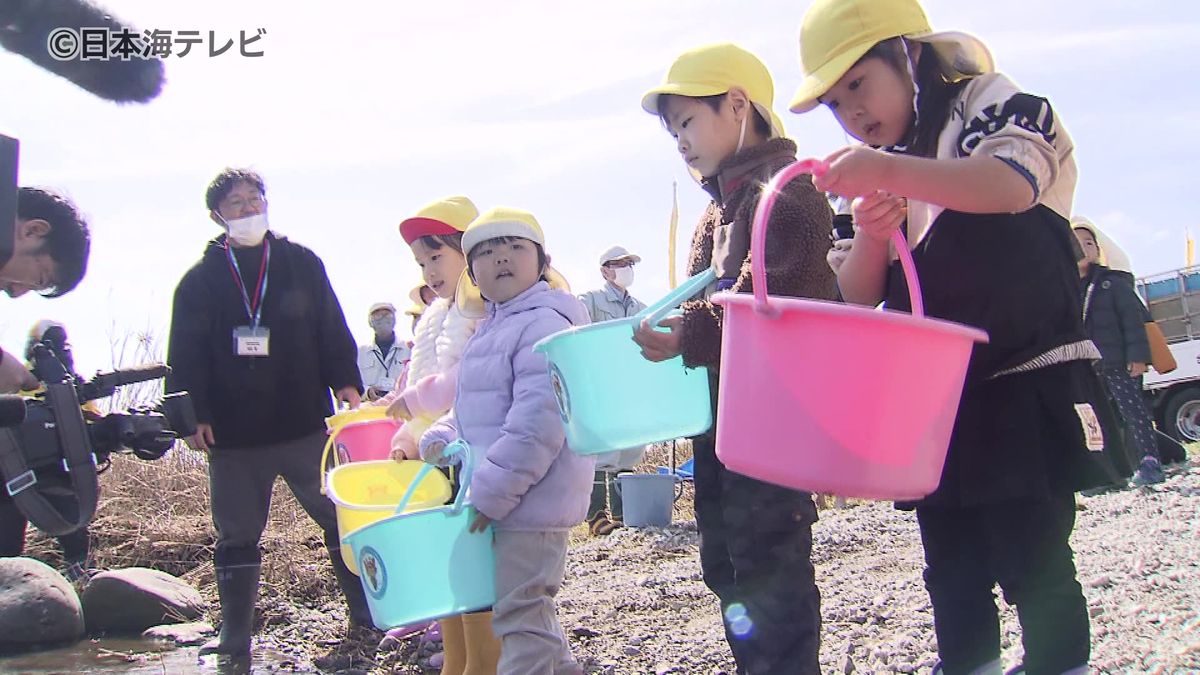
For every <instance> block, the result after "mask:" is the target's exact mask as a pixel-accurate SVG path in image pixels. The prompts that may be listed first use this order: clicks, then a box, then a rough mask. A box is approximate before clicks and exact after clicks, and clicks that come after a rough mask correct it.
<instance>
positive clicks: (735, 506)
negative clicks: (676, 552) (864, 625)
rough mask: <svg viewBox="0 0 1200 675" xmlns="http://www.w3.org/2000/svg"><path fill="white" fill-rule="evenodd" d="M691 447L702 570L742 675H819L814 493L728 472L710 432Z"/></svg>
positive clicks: (694, 440)
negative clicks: (693, 458) (692, 450)
mask: <svg viewBox="0 0 1200 675" xmlns="http://www.w3.org/2000/svg"><path fill="white" fill-rule="evenodd" d="M692 442H693V447H694V450H695V459H696V469H695V481H696V524H697V526H698V527H699V529H700V565H701V569H702V570H703V573H704V583H705V584H707V585H708V587H709V588H710V589H712V591H713V593H715V594H716V595H717V597H718V598H719V599H720V600H721V610H722V613H723V614H724V624H725V639H726V640H727V641H728V642H729V647H730V649H731V650H732V651H733V658H734V660H735V661H736V662H737V668H738V673H744V674H745V675H768V674H769V675H793V674H794V675H810V674H812V675H815V674H817V673H820V666H819V665H818V661H817V652H818V649H819V647H820V641H821V595H820V592H819V591H818V590H817V585H816V581H815V573H814V570H813V565H812V560H811V555H812V525H813V523H815V522H816V520H817V509H816V506H815V504H813V500H812V495H810V494H809V493H807V492H798V491H796V490H790V489H787V488H783V487H779V486H776V485H771V484H769V483H764V482H762V481H758V480H755V479H753V478H747V477H746V476H742V475H740V474H737V473H734V472H732V471H729V470H728V469H726V468H725V466H724V465H723V464H721V462H720V461H718V460H717V456H716V448H715V445H714V440H713V437H712V436H711V435H706V436H702V437H699V438H695V439H693V441H692Z"/></svg>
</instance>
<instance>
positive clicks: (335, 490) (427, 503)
mask: <svg viewBox="0 0 1200 675" xmlns="http://www.w3.org/2000/svg"><path fill="white" fill-rule="evenodd" d="M424 464H425V463H424V462H421V461H417V460H405V461H403V462H394V461H392V460H390V459H389V460H381V461H370V462H352V463H350V464H343V465H342V466H339V467H337V468H335V469H334V470H333V471H330V472H329V473H328V474H327V475H326V477H325V494H326V495H327V496H328V497H329V499H330V500H332V501H333V504H334V506H335V507H336V509H337V524H338V534H339V535H340V537H339V538H345V536H346V535H348V534H350V533H351V532H353V531H354V530H357V529H358V528H360V527H363V526H365V525H370V524H371V523H374V522H376V521H378V520H383V519H384V518H387V517H388V516H392V515H395V513H396V506H397V505H398V504H399V503H400V500H401V498H403V497H404V492H405V491H406V490H408V486H409V485H411V484H412V481H413V479H414V478H416V475H417V472H418V471H420V470H421V467H422V466H424ZM449 500H450V481H449V479H447V478H446V476H445V475H444V474H443V473H442V472H440V471H430V472H428V473H427V474H426V475H425V478H424V479H422V480H421V482H420V484H418V485H417V489H416V490H414V491H413V495H412V498H411V499H410V500H409V502H408V506H407V507H406V508H405V509H404V512H405V513H411V512H413V511H420V510H422V509H428V508H433V507H435V506H441V505H443V504H445V503H446V502H447V501H449ZM342 560H344V561H345V562H346V566H347V567H349V568H350V571H351V572H354V573H355V574H358V564H357V563H356V562H355V560H354V552H353V551H352V550H351V549H350V547H349V546H348V545H346V544H344V543H343V544H342Z"/></svg>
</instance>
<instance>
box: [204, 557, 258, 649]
mask: <svg viewBox="0 0 1200 675" xmlns="http://www.w3.org/2000/svg"><path fill="white" fill-rule="evenodd" d="M259 569H260V566H259V565H236V566H231V567H218V568H217V594H218V595H219V596H220V597H221V634H220V635H219V636H218V637H217V639H216V640H210V641H208V642H206V643H205V644H204V645H203V646H202V647H200V655H201V656H205V655H208V654H221V655H224V656H229V657H234V658H237V657H249V656H250V636H251V635H253V634H254V602H255V600H257V599H258V575H259Z"/></svg>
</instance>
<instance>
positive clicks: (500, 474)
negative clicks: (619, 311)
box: [421, 208, 595, 675]
mask: <svg viewBox="0 0 1200 675" xmlns="http://www.w3.org/2000/svg"><path fill="white" fill-rule="evenodd" d="M463 250H465V251H467V261H468V269H467V271H466V272H464V274H463V277H462V280H461V282H460V284H459V291H458V295H457V298H458V303H459V306H460V309H461V310H462V311H463V312H464V313H466V314H467V315H468V316H481V317H485V318H484V320H483V321H481V322H480V325H479V330H477V331H476V332H475V335H474V337H472V338H471V341H470V343H468V344H467V349H466V351H464V352H463V356H462V374H461V375H460V376H459V386H458V396H457V397H456V398H455V400H454V411H453V413H452V414H450V415H447V416H446V417H445V418H444V419H443V420H442V421H439V422H438V423H437V424H435V425H434V426H433V427H432V428H430V430H429V431H428V432H426V434H425V436H424V437H423V438H422V439H421V455H422V457H424V458H426V460H427V461H432V462H439V463H440V462H443V461H444V460H443V459H442V451H443V449H444V448H445V446H446V444H448V443H450V442H451V441H453V440H454V439H456V438H461V439H463V440H464V441H466V443H467V444H468V445H469V446H470V447H471V449H472V451H473V452H474V453H475V467H476V468H475V473H474V476H473V477H472V479H471V484H470V486H469V490H470V493H469V494H470V501H471V503H472V504H473V505H474V507H475V510H476V511H477V516H476V518H475V520H474V521H473V523H472V525H471V530H472V531H475V532H478V531H480V530H483V529H484V528H486V527H487V525H488V524H489V523H492V524H493V525H494V527H493V531H494V534H495V539H494V540H493V544H492V546H493V550H494V551H495V564H496V604H495V606H494V607H493V610H494V612H495V618H494V619H493V621H492V625H493V627H494V628H495V632H496V635H498V636H499V637H500V640H501V645H502V649H501V652H500V662H499V666H498V667H497V669H496V672H497V673H500V674H501V675H531V674H532V673H564V674H565V673H572V674H574V673H583V670H582V669H581V668H580V667H579V665H578V664H577V663H576V662H575V660H574V658H573V657H572V656H571V650H570V647H569V646H568V644H567V639H566V637H565V636H564V635H563V631H562V626H561V625H559V622H558V618H557V616H556V614H555V610H554V596H555V595H556V594H557V593H558V589H559V587H560V586H561V585H562V582H563V575H564V573H565V565H566V555H567V536H568V532H569V530H570V529H571V528H572V527H573V526H575V525H578V524H579V523H581V522H583V518H584V516H585V515H586V513H587V506H588V499H589V496H590V494H591V488H592V473H593V471H594V469H595V465H594V460H592V459H590V458H587V457H583V456H581V455H577V454H575V453H574V452H571V451H570V449H568V448H567V444H566V435H565V432H564V430H563V424H562V419H561V417H560V416H559V411H558V403H557V400H556V398H555V393H554V387H553V385H552V384H551V379H550V369H549V367H548V365H547V363H546V357H545V356H544V355H542V354H541V353H538V352H535V351H534V350H533V345H534V344H536V343H537V342H538V341H539V340H541V339H542V338H545V337H547V336H550V335H552V334H554V333H557V332H559V331H561V330H564V329H567V328H570V327H571V326H580V325H584V324H587V323H588V313H587V309H586V308H584V306H583V303H582V302H580V301H579V299H578V298H576V297H575V296H574V295H572V294H571V293H570V289H569V288H568V286H567V283H566V280H565V279H563V278H562V276H561V275H559V274H558V273H557V272H556V271H555V270H554V268H553V267H551V266H550V260H549V258H548V257H547V256H546V252H545V238H544V236H543V234H542V228H541V226H540V225H538V222H537V220H535V219H534V217H533V215H532V214H530V213H529V212H527V211H522V210H519V209H510V208H496V209H492V210H491V211H488V212H487V213H485V214H483V215H481V216H480V217H479V218H478V219H476V220H475V222H473V223H471V225H470V226H469V227H468V228H467V231H466V233H465V234H464V235H463Z"/></svg>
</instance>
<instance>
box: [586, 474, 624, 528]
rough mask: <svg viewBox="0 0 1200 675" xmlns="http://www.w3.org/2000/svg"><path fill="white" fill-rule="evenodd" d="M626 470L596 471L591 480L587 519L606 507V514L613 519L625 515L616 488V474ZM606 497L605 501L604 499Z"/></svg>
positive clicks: (619, 494)
mask: <svg viewBox="0 0 1200 675" xmlns="http://www.w3.org/2000/svg"><path fill="white" fill-rule="evenodd" d="M619 473H628V472H626V471H597V472H596V476H595V478H594V479H593V480H592V500H591V502H590V503H589V504H588V512H587V519H588V520H591V519H592V518H594V517H595V516H596V514H597V513H600V512H601V511H604V510H605V509H606V508H607V509H608V515H609V516H610V517H611V518H612V519H613V520H621V519H622V518H624V517H625V507H624V504H623V502H622V501H621V492H620V491H619V490H617V474H619ZM606 498H607V501H605V500H606Z"/></svg>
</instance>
